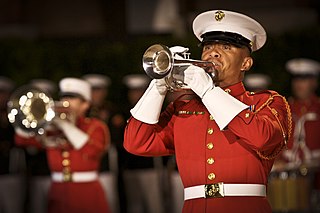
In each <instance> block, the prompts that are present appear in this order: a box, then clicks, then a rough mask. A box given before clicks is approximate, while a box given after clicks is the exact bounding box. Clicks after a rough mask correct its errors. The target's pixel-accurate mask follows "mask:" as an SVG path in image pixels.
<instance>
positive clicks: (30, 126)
mask: <svg viewBox="0 0 320 213" xmlns="http://www.w3.org/2000/svg"><path fill="white" fill-rule="evenodd" d="M68 107H69V102H67V101H65V102H59V101H54V100H53V99H52V97H50V95H49V94H47V93H45V92H43V91H40V90H39V89H37V88H33V87H30V86H22V87H20V88H18V89H17V90H16V91H15V92H14V93H13V94H12V95H11V97H10V99H9V101H8V102H7V110H8V119H9V122H10V123H11V124H12V125H13V126H15V127H19V128H21V129H22V130H23V131H25V132H28V133H30V134H39V135H42V134H44V132H45V127H46V126H47V125H48V124H50V123H51V122H52V120H53V119H54V118H55V117H57V116H59V117H60V118H61V119H66V118H67V116H68V115H67V114H68V112H67V110H66V109H67V108H68ZM62 109H65V110H62Z"/></svg>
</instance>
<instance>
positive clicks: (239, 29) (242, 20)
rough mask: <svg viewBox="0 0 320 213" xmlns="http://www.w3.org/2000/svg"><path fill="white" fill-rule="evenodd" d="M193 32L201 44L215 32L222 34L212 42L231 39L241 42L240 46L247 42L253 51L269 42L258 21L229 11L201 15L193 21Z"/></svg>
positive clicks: (213, 11) (208, 12) (209, 12)
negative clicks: (209, 34)
mask: <svg viewBox="0 0 320 213" xmlns="http://www.w3.org/2000/svg"><path fill="white" fill-rule="evenodd" d="M193 32H194V34H195V36H196V37H197V38H198V39H199V40H200V42H204V41H206V39H205V37H204V36H206V35H208V33H214V32H219V33H221V34H220V36H219V35H217V36H214V37H213V38H212V40H216V41H219V40H220V39H222V40H224V39H226V38H229V39H231V41H234V42H240V43H239V44H241V42H244V40H245V42H247V43H248V44H247V45H246V46H249V47H250V48H251V50H252V51H256V50H258V49H260V48H261V47H262V46H263V45H264V44H265V42H266V40H267V35H266V31H265V30H264V28H263V27H262V26H261V25H260V24H259V23H258V22H257V21H255V20H254V19H252V18H250V17H249V16H246V15H243V14H241V13H237V12H232V11H227V10H212V11H207V12H204V13H201V14H200V15H198V16H197V17H196V18H195V19H194V21H193ZM223 34H225V35H224V36H223ZM234 34H235V35H234ZM221 35H222V36H221ZM239 35H240V36H239ZM243 38H245V39H243ZM224 41H225V40H224ZM230 43H233V42H230Z"/></svg>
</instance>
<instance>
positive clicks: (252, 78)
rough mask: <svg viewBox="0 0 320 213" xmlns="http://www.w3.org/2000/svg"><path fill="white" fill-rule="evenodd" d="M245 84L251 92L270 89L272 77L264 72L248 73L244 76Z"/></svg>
mask: <svg viewBox="0 0 320 213" xmlns="http://www.w3.org/2000/svg"><path fill="white" fill-rule="evenodd" d="M243 83H244V85H245V87H246V88H247V89H248V91H251V92H258V91H261V90H266V89H269V86H270V84H271V78H270V77H269V76H268V75H266V74H262V73H254V74H247V75H245V77H244V82H243Z"/></svg>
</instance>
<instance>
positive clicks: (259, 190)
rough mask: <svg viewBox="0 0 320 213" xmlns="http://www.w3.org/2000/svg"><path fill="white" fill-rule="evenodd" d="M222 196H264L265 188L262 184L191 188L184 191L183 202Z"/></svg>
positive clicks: (215, 185)
mask: <svg viewBox="0 0 320 213" xmlns="http://www.w3.org/2000/svg"><path fill="white" fill-rule="evenodd" d="M224 196H261V197H265V196H266V186H265V185H262V184H224V183H215V184H208V185H199V186H191V187H187V188H185V189H184V200H190V199H195V198H212V197H224Z"/></svg>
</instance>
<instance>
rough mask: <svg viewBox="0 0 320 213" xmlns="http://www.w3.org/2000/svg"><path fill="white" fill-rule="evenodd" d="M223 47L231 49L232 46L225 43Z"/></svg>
mask: <svg viewBox="0 0 320 213" xmlns="http://www.w3.org/2000/svg"><path fill="white" fill-rule="evenodd" d="M223 49H224V50H231V46H230V45H229V44H224V45H223Z"/></svg>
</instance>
